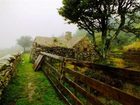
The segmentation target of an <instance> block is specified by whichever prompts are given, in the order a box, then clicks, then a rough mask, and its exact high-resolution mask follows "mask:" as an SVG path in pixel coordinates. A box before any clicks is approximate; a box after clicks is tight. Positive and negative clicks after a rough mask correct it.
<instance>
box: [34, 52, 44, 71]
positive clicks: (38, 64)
mask: <svg viewBox="0 0 140 105" xmlns="http://www.w3.org/2000/svg"><path fill="white" fill-rule="evenodd" d="M43 57H44V55H42V54H40V55H39V56H38V58H37V59H36V61H35V63H34V65H33V68H34V70H35V71H37V70H38V69H39V66H40V64H41V62H42V60H43Z"/></svg>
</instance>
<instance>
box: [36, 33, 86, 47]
mask: <svg viewBox="0 0 140 105" xmlns="http://www.w3.org/2000/svg"><path fill="white" fill-rule="evenodd" d="M84 37H86V35H79V36H73V37H72V38H71V39H70V40H67V39H66V38H65V36H61V37H42V36H37V37H36V38H35V40H34V42H35V43H37V44H39V45H41V46H46V47H57V46H60V47H66V48H73V46H74V45H76V44H77V43H78V42H79V41H81V40H82V39H83V38H84Z"/></svg>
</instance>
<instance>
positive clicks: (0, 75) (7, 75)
mask: <svg viewBox="0 0 140 105" xmlns="http://www.w3.org/2000/svg"><path fill="white" fill-rule="evenodd" d="M19 59H20V55H19V54H17V55H7V56H4V57H2V58H0V100H1V97H2V92H3V90H4V88H5V87H6V86H7V85H8V83H9V81H10V80H11V77H12V76H13V75H14V74H15V70H16V68H15V67H16V64H17V63H18V61H19Z"/></svg>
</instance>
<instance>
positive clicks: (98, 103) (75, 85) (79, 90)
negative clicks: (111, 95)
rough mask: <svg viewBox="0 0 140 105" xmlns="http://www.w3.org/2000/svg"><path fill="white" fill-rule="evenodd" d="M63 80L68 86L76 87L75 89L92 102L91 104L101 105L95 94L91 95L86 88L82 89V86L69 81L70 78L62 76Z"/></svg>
mask: <svg viewBox="0 0 140 105" xmlns="http://www.w3.org/2000/svg"><path fill="white" fill-rule="evenodd" d="M63 80H64V81H65V82H66V83H68V84H69V85H70V86H72V87H73V88H74V89H76V91H78V92H79V93H81V94H83V95H84V96H85V97H86V98H87V100H88V101H89V102H90V103H92V105H103V104H102V103H101V102H100V101H99V100H98V99H97V98H96V97H95V96H93V95H91V94H90V93H88V92H87V91H86V90H84V89H83V88H81V87H80V86H79V85H78V84H76V83H75V82H73V81H71V80H70V79H68V78H66V77H64V78H63Z"/></svg>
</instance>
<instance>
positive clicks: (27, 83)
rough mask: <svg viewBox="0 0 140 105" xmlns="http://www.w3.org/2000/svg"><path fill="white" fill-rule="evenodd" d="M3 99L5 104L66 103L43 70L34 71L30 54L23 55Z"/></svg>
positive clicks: (58, 104) (44, 104) (47, 104)
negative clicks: (30, 61)
mask: <svg viewBox="0 0 140 105" xmlns="http://www.w3.org/2000/svg"><path fill="white" fill-rule="evenodd" d="M3 100H4V101H3V102H2V104H3V105H64V103H63V102H62V100H60V99H59V97H58V96H57V94H56V92H55V90H54V89H53V87H52V85H51V84H50V82H49V81H48V80H47V78H46V77H45V76H44V74H43V72H41V71H40V72H34V70H33V69H32V64H31V63H29V54H24V55H22V62H21V63H20V64H19V65H18V66H17V75H16V76H15V77H14V78H13V79H12V81H11V82H10V84H9V85H8V87H7V89H6V90H5V93H4V99H3Z"/></svg>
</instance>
